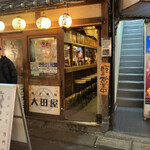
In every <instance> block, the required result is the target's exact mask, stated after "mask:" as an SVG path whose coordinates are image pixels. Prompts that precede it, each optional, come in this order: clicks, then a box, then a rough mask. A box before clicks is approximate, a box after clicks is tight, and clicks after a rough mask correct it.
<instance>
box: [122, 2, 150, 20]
mask: <svg viewBox="0 0 150 150" xmlns="http://www.w3.org/2000/svg"><path fill="white" fill-rule="evenodd" d="M121 18H142V19H144V18H150V0H141V1H139V2H137V3H135V4H134V5H132V6H130V7H128V8H126V9H124V10H123V11H122V12H121Z"/></svg>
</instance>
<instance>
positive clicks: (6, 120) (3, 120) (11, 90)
mask: <svg viewBox="0 0 150 150" xmlns="http://www.w3.org/2000/svg"><path fill="white" fill-rule="evenodd" d="M1 85H2V86H1ZM15 96H16V86H12V85H11V86H9V85H3V84H0V150H9V149H10V141H11V131H12V122H13V114H14V113H13V112H14V104H15Z"/></svg>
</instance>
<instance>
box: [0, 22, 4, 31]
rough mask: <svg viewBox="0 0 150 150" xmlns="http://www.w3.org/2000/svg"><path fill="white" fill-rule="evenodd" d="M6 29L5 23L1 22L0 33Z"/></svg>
mask: <svg viewBox="0 0 150 150" xmlns="http://www.w3.org/2000/svg"><path fill="white" fill-rule="evenodd" d="M4 29H5V24H4V22H3V21H0V32H2V31H4Z"/></svg>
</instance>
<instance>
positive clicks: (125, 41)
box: [122, 38, 143, 44]
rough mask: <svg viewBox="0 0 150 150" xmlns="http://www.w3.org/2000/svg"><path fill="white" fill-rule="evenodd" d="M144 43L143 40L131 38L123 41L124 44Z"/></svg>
mask: <svg viewBox="0 0 150 150" xmlns="http://www.w3.org/2000/svg"><path fill="white" fill-rule="evenodd" d="M142 41H143V38H129V39H127V38H126V39H122V43H135V44H137V43H141V42H142Z"/></svg>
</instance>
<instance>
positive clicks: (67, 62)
mask: <svg viewBox="0 0 150 150" xmlns="http://www.w3.org/2000/svg"><path fill="white" fill-rule="evenodd" d="M64 57H65V58H64V59H65V67H70V66H71V59H70V46H69V45H67V44H65V45H64Z"/></svg>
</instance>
